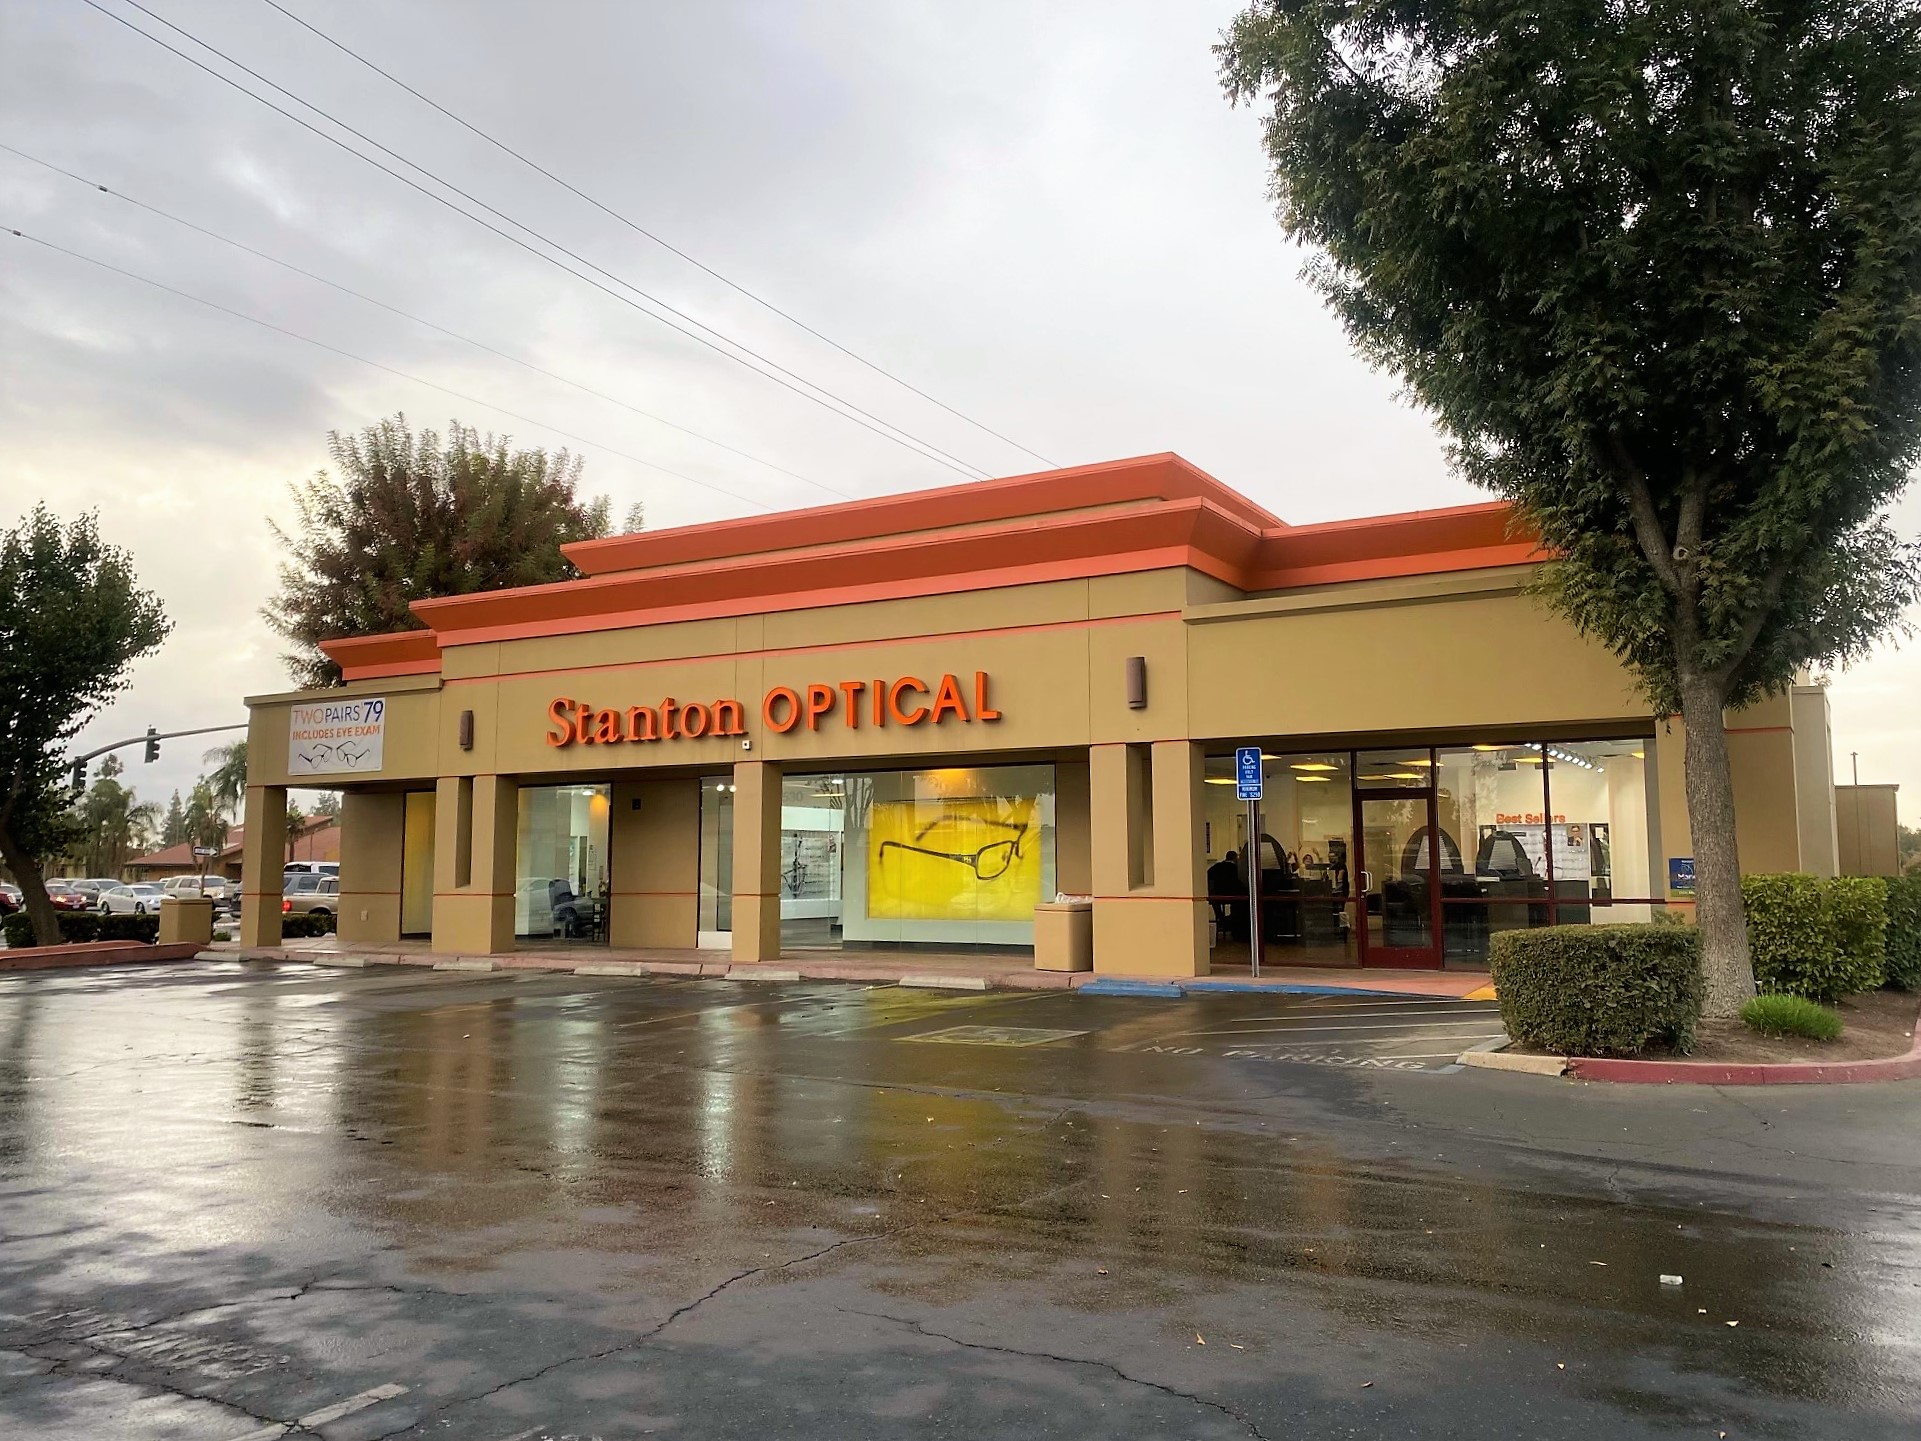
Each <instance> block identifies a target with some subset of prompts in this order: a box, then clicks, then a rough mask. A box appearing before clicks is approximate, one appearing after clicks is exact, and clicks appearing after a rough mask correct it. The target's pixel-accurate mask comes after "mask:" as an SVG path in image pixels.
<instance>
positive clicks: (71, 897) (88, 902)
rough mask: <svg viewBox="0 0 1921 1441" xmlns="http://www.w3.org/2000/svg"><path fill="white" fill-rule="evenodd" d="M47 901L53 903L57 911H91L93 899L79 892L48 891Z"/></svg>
mask: <svg viewBox="0 0 1921 1441" xmlns="http://www.w3.org/2000/svg"><path fill="white" fill-rule="evenodd" d="M47 899H48V900H50V901H52V902H53V908H54V909H55V910H56V911H90V910H92V909H93V897H92V896H88V895H84V894H82V893H81V892H79V891H48V892H47Z"/></svg>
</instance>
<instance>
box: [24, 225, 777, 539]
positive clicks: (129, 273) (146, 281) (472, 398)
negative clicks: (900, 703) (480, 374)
mask: <svg viewBox="0 0 1921 1441" xmlns="http://www.w3.org/2000/svg"><path fill="white" fill-rule="evenodd" d="M4 228H5V229H6V230H7V233H8V234H10V235H15V236H18V237H19V238H20V239H22V240H25V241H27V242H29V243H30V244H33V245H38V246H41V247H42V248H44V249H47V250H52V251H55V252H57V253H58V254H61V255H65V256H67V257H68V258H70V259H73V260H78V261H81V262H83V263H84V264H87V265H93V266H97V267H98V268H100V269H101V270H110V271H112V272H113V273H114V274H115V275H124V276H125V277H126V278H127V279H129V280H137V281H139V282H140V283H141V284H142V285H151V286H152V287H153V288H154V289H155V290H164V291H166V292H167V294H169V295H177V296H179V297H180V298H181V299H182V300H191V301H192V302H193V303H194V304H196V305H204V306H206V307H207V308H208V309H209V310H217V311H219V312H220V313H221V314H222V315H231V316H232V317H233V318H234V319H235V320H244V321H246V322H247V323H248V324H249V325H257V326H259V327H260V328H261V329H262V330H271V331H273V332H274V333H275V334H276V335H284V336H287V337H288V338H289V339H291V340H298V341H301V342H303V343H304V344H307V345H311V346H314V347H315V348H316V349H319V350H325V351H329V352H331V353H332V354H334V355H339V356H343V357H345V358H346V359H348V360H356V361H359V362H360V364H362V365H371V366H372V367H373V368H374V369H375V370H384V371H386V372H387V374H389V375H397V376H399V377H400V378H401V379H402V380H410V381H412V382H413V383H414V384H415V385H424V386H426V387H427V388H428V389H429V390H438V391H439V392H440V393H441V394H443V395H451V396H452V397H453V398H454V399H455V400H464V401H466V402H467V403H468V404H469V405H479V406H484V407H485V408H486V409H488V410H492V411H496V412H498V413H499V414H501V415H505V416H508V417H509V418H511V419H513V420H518V421H520V422H522V423H523V424H525V425H536V426H539V427H540V428H541V429H542V430H549V431H552V432H553V433H554V434H555V435H561V436H565V437H566V438H567V439H568V440H571V441H576V442H578V443H579V444H581V445H586V446H591V447H593V448H594V449H595V450H604V451H606V452H607V454H609V455H617V456H619V457H620V458H621V459H622V460H631V461H632V462H633V463H634V464H635V465H644V466H646V467H647V469H649V470H657V471H659V472H660V473H661V474H663V475H671V476H673V477H674V478H675V479H676V480H684V481H686V482H688V483H689V484H690V485H698V486H700V487H702V488H703V489H706V490H713V491H718V492H720V494H722V495H728V496H732V497H733V498H734V499H735V500H738V501H742V502H744V503H745V504H747V505H751V506H756V507H758V508H759V509H761V510H771V509H772V508H773V507H771V506H770V505H768V504H767V502H766V501H764V500H756V499H754V497H753V496H751V495H742V494H741V493H740V492H739V491H737V490H729V489H728V488H727V487H726V486H724V485H716V484H714V482H712V481H711V480H702V479H700V478H699V477H698V476H693V475H688V474H686V473H684V472H682V471H678V470H673V469H670V468H669V467H667V466H664V465H660V464H657V463H656V462H654V461H651V460H643V459H642V458H641V457H640V456H638V455H630V454H628V452H626V451H624V450H616V449H615V448H614V447H613V446H611V445H603V444H601V442H599V441H597V440H589V439H588V438H587V437H586V436H584V435H576V434H574V433H573V432H572V431H571V430H562V429H561V428H560V427H559V426H557V425H549V424H548V423H547V422H546V421H544V420H536V419H534V417H532V416H531V415H522V414H521V413H520V412H519V411H517V410H509V409H507V407H506V406H504V405H496V404H495V403H494V402H493V401H491V400H482V399H481V398H480V397H479V396H477V395H468V394H466V393H465V392H464V391H459V390H455V389H453V388H452V387H451V386H446V385H442V384H440V383H439V382H438V381H433V380H425V379H422V378H421V377H420V376H418V375H409V374H408V373H407V372H406V371H404V370H396V369H394V367H393V366H391V365H383V364H382V363H381V362H380V361H378V360H369V359H368V358H367V357H366V356H364V355H356V354H354V353H353V352H352V351H351V350H342V349H341V348H340V347H339V346H337V345H329V344H328V343H327V342H326V341H324V340H315V339H314V338H313V337H312V336H311V335H302V334H301V333H300V332H299V331H297V330H289V329H287V328H286V327H285V326H284V325H275V324H274V323H273V322H272V321H271V320H262V319H260V317H258V316H256V315H249V314H247V312H246V311H244V310H235V309H233V308H232V307H231V306H227V305H222V304H221V303H220V302H219V301H217V300H209V299H207V298H206V297H205V296H204V295H195V294H194V293H193V292H192V291H188V290H181V289H179V288H178V287H177V286H172V285H168V284H167V283H166V282H165V281H162V280H155V279H153V278H152V277H151V276H147V275H141V274H140V273H139V272H138V271H133V270H123V269H122V268H121V267H120V266H118V265H114V264H112V263H111V262H109V261H105V260H99V259H96V258H95V257H93V256H91V255H82V254H81V253H80V252H79V251H77V250H69V249H67V247H66V246H64V245H56V244H54V243H53V242H52V241H51V240H42V239H41V238H40V237H39V236H37V235H29V234H27V232H26V231H24V230H16V229H14V228H13V227H11V226H6V227H4Z"/></svg>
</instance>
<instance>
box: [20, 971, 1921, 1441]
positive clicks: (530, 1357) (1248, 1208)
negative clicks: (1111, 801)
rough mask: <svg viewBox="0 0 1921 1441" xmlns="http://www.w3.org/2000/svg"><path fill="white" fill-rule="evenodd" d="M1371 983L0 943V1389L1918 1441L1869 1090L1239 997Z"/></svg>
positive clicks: (1918, 1385) (1907, 1169)
mask: <svg viewBox="0 0 1921 1441" xmlns="http://www.w3.org/2000/svg"><path fill="white" fill-rule="evenodd" d="M1388 1010H1391V1008H1381V1007H1373V1006H1363V1007H1358V1008H1357V1007H1354V1006H1349V1007H1347V1012H1346V1014H1345V1015H1344V1016H1343V1015H1342V1014H1341V1011H1340V1005H1339V1003H1336V1004H1335V1006H1334V1007H1333V1008H1329V1007H1327V1006H1325V1005H1322V1004H1320V1003H1309V1002H1301V1003H1299V1004H1279V1003H1277V1002H1276V1001H1275V999H1274V998H1272V997H1265V998H1263V997H1257V996H1215V997H1205V998H1193V999H1190V1000H1187V1001H1180V1002H1163V1001H1142V1000H1138V999H1132V998H1100V999H1096V998H1091V997H1089V998H1082V997H1074V996H1071V995H1061V994H1053V993H1049V994H1033V995H1021V994H1001V993H987V994H982V995H951V994H936V993H930V992H922V991H905V990H900V989H895V988H882V989H868V988H865V987H861V986H856V985H832V984H824V983H823V984H802V985H765V984H763V985H756V986H751V987H750V986H743V985H740V984H736V983H729V982H725V981H718V980H715V981H665V980H629V979H597V980H589V979H586V978H576V977H572V976H565V975H555V974H541V973H513V972H508V973H496V974H492V975H446V974H434V973H430V972H425V971H421V970H416V969H411V968H409V969H398V968H396V969H385V968H381V969H374V970H369V971H366V972H349V973H342V972H336V971H320V970H316V969H314V968H309V967H304V966H278V967H276V966H272V965H264V964H251V965H239V964H231V963H218V964H212V963H210V964H205V965H196V966H193V967H189V968H186V969H183V970H173V971H164V970H159V969H155V970H120V971H114V972H90V973H68V974H64V975H58V974H56V975H42V976H36V977H32V978H22V979H16V980H9V981H4V982H0V1332H4V1334H3V1335H0V1434H19V1435H23V1436H24V1435H31V1436H69V1435H70V1436H75V1437H80V1436H87V1437H95V1436H128V1437H141V1438H146V1437H163V1436H189V1435H191V1436H206V1437H211V1438H214V1441H220V1438H223V1437H236V1438H237V1437H240V1436H244V1435H249V1434H251V1433H252V1432H254V1431H257V1430H259V1429H260V1428H261V1427H263V1426H268V1425H272V1424H275V1423H279V1422H283V1421H292V1420H294V1419H295V1418H298V1417H309V1416H313V1415H317V1414H325V1415H327V1416H328V1418H329V1419H327V1420H325V1421H324V1422H316V1423H314V1424H315V1425H323V1424H324V1426H325V1428H326V1431H325V1434H326V1435H328V1436H329V1437H372V1436H383V1435H414V1434H418V1435H428V1434H433V1435H447V1434H451V1435H459V1436H474V1437H478V1438H481V1441H487V1438H505V1437H509V1436H513V1435H515V1434H516V1433H517V1432H520V1433H523V1434H524V1435H525V1436H527V1437H528V1438H531V1437H535V1436H544V1435H551V1436H555V1437H559V1436H562V1435H576V1436H589V1435H595V1436H605V1437H626V1436H637V1435H643V1434H658V1435H677V1436H728V1435H737V1434H744V1433H746V1432H747V1431H750V1430H752V1431H760V1430H769V1429H771V1430H774V1431H776V1432H785V1433H787V1434H796V1435H808V1436H813V1435H819V1436H834V1437H842V1436H851V1437H861V1436H869V1435H871V1436H876V1437H880V1436H888V1437H895V1436H902V1435H919V1434H926V1435H930V1436H932V1435H962V1434H973V1435H1001V1434H1006V1435H1028V1434H1040V1433H1041V1432H1043V1431H1048V1432H1058V1433H1059V1434H1062V1435H1083V1434H1090V1432H1092V1431H1093V1430H1094V1429H1095V1428H1098V1432H1099V1434H1103V1435H1119V1436H1135V1435H1139V1436H1159V1435H1172V1434H1178V1435H1182V1436H1215V1435H1219V1436H1240V1437H1245V1436H1250V1435H1252V1436H1263V1437H1270V1438H1278V1437H1280V1436H1283V1435H1302V1434H1305V1435H1345V1434H1355V1435H1376V1434H1383V1433H1388V1432H1391V1433H1392V1434H1410V1435H1421V1436H1429V1435H1435V1436H1440V1435H1461V1436H1489V1435H1509V1434H1513V1435H1528V1436H1560V1435H1567V1436H1574V1435H1582V1436H1588V1435H1607V1436H1638V1435H1647V1436H1655V1435H1661V1436H1669V1435H1676V1434H1681V1435H1692V1434H1702V1435H1713V1434H1714V1433H1715V1432H1716V1431H1722V1430H1724V1431H1726V1432H1727V1433H1728V1434H1729V1435H1730V1436H1733V1437H1742V1436H1761V1435H1775V1436H1796V1437H1798V1436H1828V1435H1832V1436H1849V1437H1868V1436H1894V1435H1900V1434H1921V1432H1917V1431H1916V1430H1914V1429H1913V1418H1914V1417H1915V1416H1916V1414H1917V1407H1921V1371H1918V1370H1917V1366H1916V1360H1917V1355H1916V1350H1917V1347H1916V1341H1917V1337H1918V1336H1921V1249H1918V1248H1917V1246H1916V1242H1915V1237H1914V1233H1913V1225H1912V1216H1913V1211H1912V1206H1913V1200H1914V1195H1915V1189H1916V1187H1915V1181H1916V1178H1917V1176H1921V1168H1917V1161H1921V1155H1917V1152H1916V1145H1915V1142H1914V1140H1913V1134H1914V1131H1915V1129H1916V1128H1915V1127H1914V1126H1913V1114H1914V1103H1913V1102H1912V1101H1910V1100H1909V1099H1908V1095H1907V1093H1906V1092H1905V1091H1902V1090H1901V1089H1900V1088H1899V1087H1870V1088H1848V1089H1849V1090H1850V1091H1851V1094H1849V1095H1845V1096H1844V1095H1842V1094H1841V1092H1840V1090H1834V1091H1819V1092H1816V1093H1814V1094H1811V1095H1809V1094H1803V1095H1796V1096H1791V1097H1786V1098H1782V1097H1781V1096H1779V1095H1778V1094H1772V1093H1771V1094H1767V1095H1765V1096H1761V1095H1755V1094H1750V1095H1747V1096H1735V1095H1732V1094H1730V1093H1726V1092H1703V1093H1700V1094H1698V1095H1694V1096H1680V1095H1676V1094H1674V1093H1671V1092H1664V1093H1659V1094H1654V1095H1646V1096H1624V1095H1622V1094H1621V1092H1619V1091H1616V1092H1612V1093H1606V1094H1602V1093H1600V1092H1596V1091H1595V1090H1594V1089H1593V1088H1583V1087H1579V1086H1576V1085H1574V1084H1573V1083H1560V1082H1555V1083H1543V1082H1541V1081H1539V1080H1537V1079H1535V1078H1526V1077H1518V1078H1517V1077H1509V1076H1500V1075H1495V1074H1490V1073H1480V1072H1452V1071H1449V1070H1444V1069H1443V1070H1437V1069H1434V1068H1425V1067H1423V1068H1415V1069H1413V1070H1411V1071H1393V1070H1380V1069H1366V1070H1358V1069H1355V1068H1351V1067H1331V1066H1328V1065H1325V1064H1319V1063H1313V1062H1311V1061H1304V1062H1301V1063H1293V1062H1288V1061H1284V1060H1275V1059H1274V1057H1273V1056H1272V1055H1262V1054H1259V1052H1260V1051H1261V1049H1262V1047H1263V1045H1264V1043H1255V1044H1253V1045H1249V1044H1248V1043H1247V1042H1246V1040H1245V1037H1246V1036H1247V1035H1248V1034H1250V1033H1258V1034H1277V1033H1286V1040H1285V1042H1284V1047H1286V1048H1291V1047H1295V1046H1298V1045H1300V1044H1302V1042H1303V1040H1305V1039H1308V1038H1311V1037H1313V1036H1315V1035H1321V1036H1323V1037H1325V1035H1326V1034H1328V1033H1331V1032H1335V1031H1336V1030H1337V1028H1345V1027H1349V1026H1357V1025H1362V1024H1366V1025H1374V1024H1377V1017H1378V1015H1379V1014H1380V1013H1383V1012H1385V1011H1388ZM1480 1011H1481V1012H1482V1014H1481V1015H1479V1016H1477V1015H1476V1014H1475V1012H1474V1011H1473V1010H1471V1009H1462V1010H1460V1011H1455V1012H1450V1011H1446V1010H1444V1009H1441V1010H1437V1009H1436V1008H1434V1007H1432V1006H1429V1007H1427V1008H1426V1009H1425V1010H1417V1011H1416V1012H1414V1013H1411V1014H1408V1015H1406V1016H1405V1017H1402V1018H1400V1021H1404V1022H1405V1025H1406V1026H1407V1027H1409V1028H1411V1029H1409V1030H1408V1031H1407V1032H1405V1034H1410V1035H1415V1036H1417V1037H1425V1036H1433V1035H1437V1034H1438V1035H1442V1036H1448V1035H1453V1034H1456V1033H1457V1032H1472V1031H1475V1030H1477V1029H1478V1028H1479V1027H1482V1026H1484V1025H1485V1024H1486V1021H1485V1008H1480ZM1398 1023H1400V1022H1397V1024H1398ZM1450 1027H1452V1028H1454V1029H1449V1028H1450ZM1303 1033H1305V1035H1304V1034H1303ZM1341 1033H1343V1034H1344V1033H1345V1032H1344V1031H1343V1032H1341ZM1370 1034H1371V1033H1370ZM1223 1036H1224V1037H1226V1038H1227V1039H1225V1040H1223V1039H1221V1038H1222V1037H1223ZM1445 1048H1446V1047H1445V1044H1442V1045H1440V1046H1438V1047H1436V1050H1437V1054H1439V1053H1444V1051H1445ZM1268 1049H1270V1050H1271V1049H1272V1048H1271V1047H1270V1048H1268ZM1415 1049H1420V1047H1419V1046H1416V1047H1415ZM1623 1089H1624V1090H1625V1089H1642V1088H1623ZM1796 1089H1801V1088H1796ZM1806 1089H1808V1090H1812V1089H1813V1088H1806ZM1899 1136H1905V1137H1906V1138H1907V1139H1905V1140H1901V1139H1896V1137H1899ZM1663 1273H1672V1274H1679V1275H1681V1276H1683V1278H1684V1280H1683V1284H1682V1285H1680V1286H1672V1285H1663V1284H1661V1282H1660V1280H1659V1278H1660V1276H1661V1274H1663ZM383 1388H384V1389H383ZM401 1388H404V1389H401ZM376 1393H378V1394H376ZM369 1398H371V1399H369ZM342 1406H347V1407H349V1408H350V1409H348V1410H346V1411H338V1410H337V1408H339V1407H342ZM330 1408H331V1409H330ZM1904 1427H1906V1428H1909V1429H1908V1430H1906V1431H1904V1430H1903V1429H1902V1428H1904ZM527 1428H532V1429H531V1430H529V1429H527Z"/></svg>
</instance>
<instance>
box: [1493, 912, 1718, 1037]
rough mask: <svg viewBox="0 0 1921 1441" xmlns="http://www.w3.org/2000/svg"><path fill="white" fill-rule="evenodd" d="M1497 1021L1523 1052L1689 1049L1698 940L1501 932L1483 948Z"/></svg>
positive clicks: (1688, 933)
mask: <svg viewBox="0 0 1921 1441" xmlns="http://www.w3.org/2000/svg"><path fill="white" fill-rule="evenodd" d="M1488 949H1489V955H1490V958H1491V963H1492V969H1493V973H1494V990H1495V994H1496V995H1497V996H1498V997H1499V998H1500V1003H1501V1023H1502V1025H1504V1026H1505V1027H1506V1028H1507V1033H1508V1034H1509V1035H1510V1036H1512V1037H1513V1038H1514V1039H1515V1040H1517V1041H1520V1042H1522V1043H1523V1044H1525V1045H1530V1046H1539V1047H1541V1048H1543V1049H1544V1050H1548V1051H1553V1052H1555V1053H1557V1054H1560V1055H1568V1056H1632V1055H1635V1054H1637V1053H1639V1052H1640V1051H1643V1050H1645V1049H1646V1048H1647V1047H1648V1046H1649V1045H1650V1044H1651V1043H1654V1042H1657V1041H1658V1042H1664V1043H1666V1044H1668V1045H1671V1046H1673V1047H1674V1048H1675V1049H1676V1050H1678V1051H1686V1050H1687V1049H1688V1048H1689V1047H1690V1046H1691V1045H1693V1044H1694V1028H1695V1025H1696V1024H1697V1023H1698V1022H1699V1021H1700V1019H1701V1002H1702V995H1703V987H1702V982H1701V937H1700V934H1699V932H1697V931H1696V930H1695V929H1694V928H1693V927H1692V926H1673V925H1622V926H1549V927H1546V928H1544V929H1541V930H1532V931H1501V932H1499V933H1497V934H1496V935H1495V936H1494V937H1493V940H1492V942H1491V944H1490V946H1489V948H1488Z"/></svg>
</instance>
